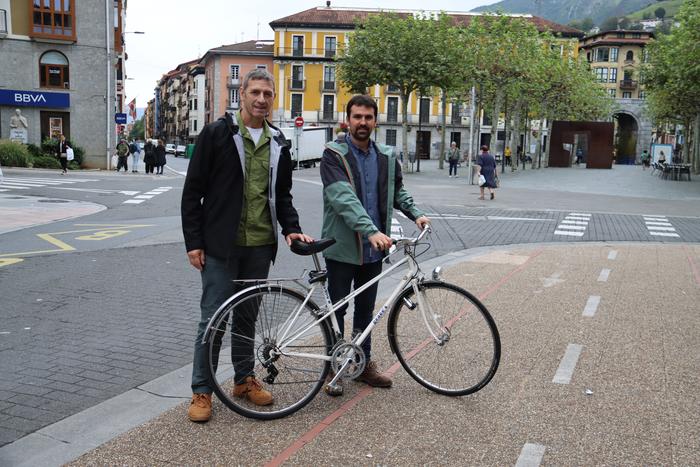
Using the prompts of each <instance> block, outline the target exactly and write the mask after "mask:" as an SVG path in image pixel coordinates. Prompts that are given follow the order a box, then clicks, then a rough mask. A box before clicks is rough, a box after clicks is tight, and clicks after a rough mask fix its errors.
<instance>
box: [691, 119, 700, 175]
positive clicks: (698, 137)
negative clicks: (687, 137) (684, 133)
mask: <svg viewBox="0 0 700 467" xmlns="http://www.w3.org/2000/svg"><path fill="white" fill-rule="evenodd" d="M690 157H691V160H692V164H693V169H694V170H693V173H694V174H695V175H698V174H700V112H698V113H697V115H695V125H694V127H693V151H692V153H691V155H690Z"/></svg>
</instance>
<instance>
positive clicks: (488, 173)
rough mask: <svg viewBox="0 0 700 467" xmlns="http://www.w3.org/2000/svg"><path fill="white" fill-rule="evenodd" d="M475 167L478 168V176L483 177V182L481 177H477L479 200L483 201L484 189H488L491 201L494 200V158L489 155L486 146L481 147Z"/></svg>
mask: <svg viewBox="0 0 700 467" xmlns="http://www.w3.org/2000/svg"><path fill="white" fill-rule="evenodd" d="M476 165H478V166H479V171H478V173H479V175H483V177H484V179H483V181H482V180H481V177H479V180H480V183H479V191H480V193H481V195H480V196H479V199H484V189H485V188H488V189H489V193H490V194H491V199H494V198H495V193H494V190H495V189H496V188H497V186H498V184H497V182H496V159H494V157H493V156H492V155H491V154H490V153H489V147H488V146H486V145H484V146H481V154H479V157H477V159H476Z"/></svg>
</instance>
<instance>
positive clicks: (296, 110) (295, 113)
mask: <svg viewBox="0 0 700 467" xmlns="http://www.w3.org/2000/svg"><path fill="white" fill-rule="evenodd" d="M302 97H303V94H292V109H291V110H292V118H296V117H301V112H302V107H301V104H302V100H301V99H302Z"/></svg>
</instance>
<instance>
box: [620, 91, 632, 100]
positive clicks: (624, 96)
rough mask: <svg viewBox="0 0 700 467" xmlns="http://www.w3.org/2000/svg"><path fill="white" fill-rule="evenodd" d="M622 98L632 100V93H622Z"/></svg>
mask: <svg viewBox="0 0 700 467" xmlns="http://www.w3.org/2000/svg"><path fill="white" fill-rule="evenodd" d="M622 98H623V99H632V93H631V92H630V91H623V92H622Z"/></svg>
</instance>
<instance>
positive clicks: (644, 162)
mask: <svg viewBox="0 0 700 467" xmlns="http://www.w3.org/2000/svg"><path fill="white" fill-rule="evenodd" d="M641 159H642V170H646V169H648V168H649V165H650V160H651V156H650V155H649V151H647V150H646V149H645V150H644V151H642V157H641Z"/></svg>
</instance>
